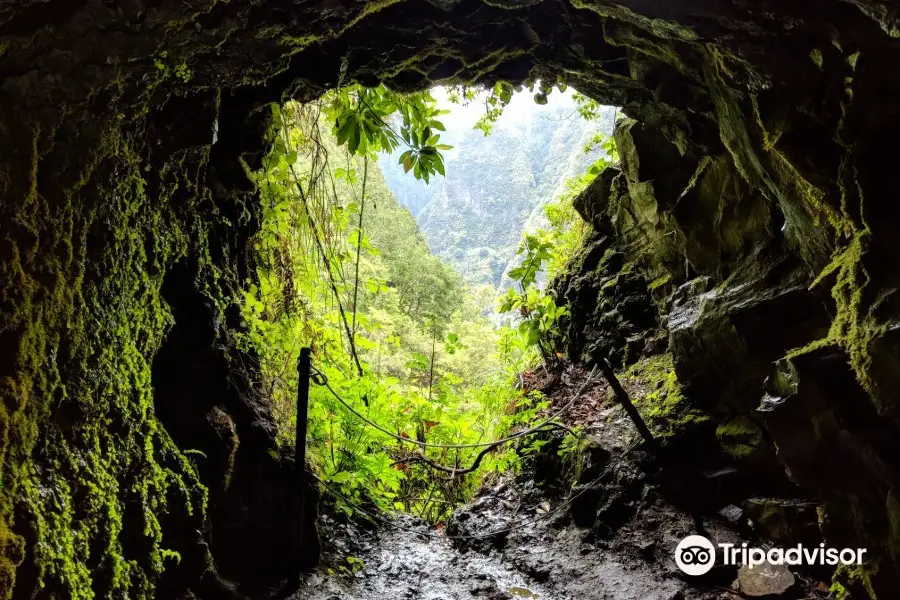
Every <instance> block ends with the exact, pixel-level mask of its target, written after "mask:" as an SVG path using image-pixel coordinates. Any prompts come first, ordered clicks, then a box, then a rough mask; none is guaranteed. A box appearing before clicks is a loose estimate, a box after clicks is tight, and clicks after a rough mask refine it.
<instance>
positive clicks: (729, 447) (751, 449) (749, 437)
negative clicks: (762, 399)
mask: <svg viewBox="0 0 900 600" xmlns="http://www.w3.org/2000/svg"><path fill="white" fill-rule="evenodd" d="M716 438H717V439H718V440H719V443H720V444H721V445H722V448H723V449H724V450H725V451H726V452H727V453H728V454H730V455H731V456H733V457H734V458H736V459H742V458H747V457H749V456H752V455H753V454H755V453H756V452H757V451H758V450H760V449H761V448H762V447H763V435H762V430H761V429H760V428H759V426H757V425H756V423H754V422H753V421H751V420H750V419H749V418H747V417H744V416H741V417H737V418H734V419H732V420H730V421H728V422H726V423H723V424H721V425H719V426H718V427H717V428H716Z"/></svg>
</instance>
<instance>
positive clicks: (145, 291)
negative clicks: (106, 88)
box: [0, 120, 206, 599]
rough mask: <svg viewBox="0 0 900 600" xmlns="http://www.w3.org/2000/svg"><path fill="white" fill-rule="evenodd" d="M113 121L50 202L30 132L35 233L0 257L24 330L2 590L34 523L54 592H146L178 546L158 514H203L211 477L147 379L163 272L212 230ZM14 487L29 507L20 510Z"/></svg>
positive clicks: (8, 448) (1, 277)
mask: <svg viewBox="0 0 900 600" xmlns="http://www.w3.org/2000/svg"><path fill="white" fill-rule="evenodd" d="M119 127H121V124H120V122H119V120H113V121H112V122H111V123H110V124H109V126H108V127H107V131H106V135H105V137H104V138H103V139H102V140H100V143H99V144H98V147H99V149H98V152H97V155H96V156H94V157H93V159H91V160H89V161H87V162H88V165H87V167H86V168H85V171H84V172H82V173H81V176H80V177H79V180H78V182H77V183H76V184H75V185H74V186H72V187H71V188H70V189H68V190H66V191H65V192H64V196H62V197H56V198H53V201H51V200H49V199H47V198H46V197H45V195H46V193H45V192H44V191H43V190H39V189H38V165H39V152H38V147H39V142H38V140H39V139H41V138H40V135H39V134H40V132H39V131H36V132H35V136H34V147H33V154H34V155H33V157H32V172H31V186H30V190H29V193H28V194H27V195H26V197H25V198H23V199H21V200H20V201H19V203H18V205H17V206H15V207H14V210H15V213H14V215H15V216H14V221H15V222H16V223H17V224H18V225H19V226H20V228H21V230H23V231H25V232H26V234H24V235H18V236H16V237H15V238H13V237H11V236H9V237H7V242H8V243H10V244H11V247H12V253H11V254H12V260H11V261H8V262H6V263H4V264H3V265H2V269H3V272H0V281H3V283H2V284H0V285H2V286H3V289H2V290H0V291H2V292H3V296H4V297H5V298H10V303H11V305H12V307H13V309H12V313H11V314H10V315H4V318H6V319H8V322H9V323H12V324H13V326H14V327H16V328H17V330H18V332H19V338H18V348H17V352H16V359H15V365H14V374H13V375H12V376H10V377H7V378H5V379H3V380H2V381H0V398H2V403H0V457H2V459H3V469H2V473H0V476H2V483H3V486H2V491H0V512H2V521H0V598H8V597H10V596H11V592H12V586H13V585H14V582H15V567H16V566H17V565H18V564H20V563H21V562H22V560H23V557H24V545H23V541H22V538H21V537H19V536H18V535H15V534H14V533H12V531H15V530H19V531H21V530H22V529H24V528H30V529H32V531H33V536H34V538H35V540H36V542H35V544H34V546H33V547H31V548H29V549H28V550H29V553H30V554H31V558H32V560H33V561H34V564H35V565H36V567H37V569H38V579H39V585H40V586H41V587H44V588H45V589H46V590H47V592H48V593H49V595H50V596H54V597H66V598H74V599H80V598H85V599H87V598H94V597H95V596H97V595H104V596H108V597H121V598H125V597H127V598H152V597H153V596H154V584H155V582H156V580H157V579H158V577H159V575H160V574H161V573H162V571H163V569H164V568H165V562H166V561H167V560H168V559H171V558H175V557H176V556H177V553H176V552H174V551H173V550H171V549H170V548H167V547H166V545H165V544H166V541H165V540H164V539H163V532H162V526H161V518H162V517H163V516H164V515H165V514H166V513H167V512H169V510H170V509H172V508H176V509H177V510H179V511H183V512H186V513H187V514H189V515H191V514H192V515H194V516H195V517H196V519H197V521H198V523H200V522H202V520H203V518H204V515H203V512H204V510H205V503H206V490H205V488H204V487H203V486H202V485H201V484H200V483H199V481H198V479H197V476H196V473H195V472H194V470H193V468H192V467H191V466H190V465H189V464H188V462H187V460H186V459H185V457H184V456H183V455H182V454H181V453H180V452H179V450H178V449H177V448H176V447H175V445H174V443H173V442H172V440H171V438H170V437H169V436H168V434H167V433H166V432H165V430H164V429H163V428H162V427H161V426H160V424H159V422H158V421H157V419H156V417H155V416H154V411H153V395H152V387H151V361H152V357H153V356H154V354H155V353H156V351H157V349H158V348H159V345H160V344H161V342H162V340H163V338H164V335H165V332H166V330H167V329H168V327H169V326H170V324H171V322H172V318H171V315H170V313H169V311H168V308H167V307H166V305H165V303H164V301H163V299H162V297H161V294H160V287H161V285H162V275H163V273H164V272H165V271H166V267H167V265H169V264H171V263H172V262H174V261H175V260H176V259H177V258H179V257H181V256H183V255H184V254H185V252H186V250H187V248H188V243H189V240H193V243H197V244H203V243H204V242H203V240H204V238H203V235H202V231H198V230H193V231H188V230H187V229H186V228H184V227H181V226H179V225H178V223H179V222H180V221H179V218H177V217H176V215H174V214H173V213H172V212H171V211H172V208H171V207H170V206H169V203H168V194H170V193H171V191H172V190H174V189H176V187H177V186H184V185H186V183H185V182H183V181H178V182H176V181H173V182H171V185H170V187H168V188H165V187H164V188H163V189H161V190H159V191H158V194H156V195H155V197H153V198H150V197H148V195H147V194H146V193H145V187H146V182H145V180H144V178H143V170H142V169H141V166H142V161H141V158H140V157H139V156H138V154H137V153H136V152H134V151H133V150H132V148H133V146H132V144H131V142H130V140H129V139H128V138H127V137H125V136H124V135H123V133H122V131H121V130H120V129H119ZM7 292H9V294H7ZM14 499H15V501H16V502H21V506H22V507H23V508H24V511H23V514H26V516H27V522H22V523H13V520H12V515H13V509H14V506H13V504H14ZM176 499H177V502H178V503H179V504H181V505H182V506H180V507H172V506H170V503H171V502H172V501H173V500H176ZM135 507H136V509H137V510H135ZM126 515H129V516H126ZM135 521H139V523H138V522H135ZM126 522H127V526H128V527H129V528H131V529H135V528H136V529H137V531H139V532H142V533H143V536H144V538H145V540H144V542H140V543H138V544H137V546H138V547H140V548H142V549H141V550H140V551H137V552H136V553H135V550H134V544H132V548H131V549H129V548H126V546H125V545H124V543H123V538H124V535H123V529H124V527H125V526H126ZM133 535H134V533H133V532H132V533H130V534H129V537H132V536H133ZM100 582H102V583H100Z"/></svg>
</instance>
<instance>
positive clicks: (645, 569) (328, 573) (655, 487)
mask: <svg viewBox="0 0 900 600" xmlns="http://www.w3.org/2000/svg"><path fill="white" fill-rule="evenodd" d="M580 376H583V374H581V375H580ZM559 387H560V388H561V389H562V390H563V392H565V391H566V390H567V389H568V388H567V386H559ZM557 395H558V396H559V397H558V398H557V399H556V401H557V402H562V401H563V398H564V394H563V393H559V394H557ZM605 396H606V392H605V391H604V389H603V387H602V386H599V385H598V386H596V387H595V388H592V389H589V390H586V391H585V392H584V398H583V401H582V402H579V403H578V405H577V406H576V407H575V408H574V409H573V411H571V413H570V414H568V415H567V422H568V423H569V424H570V425H575V424H578V425H581V426H583V427H584V431H585V433H586V437H585V443H584V444H583V445H582V447H581V449H580V450H579V451H578V453H577V460H571V459H570V460H569V461H568V462H567V461H565V460H563V459H561V458H560V456H559V452H558V446H557V445H555V444H556V442H557V441H558V437H557V438H551V439H549V440H548V443H547V444H546V445H545V446H544V448H543V449H542V451H541V452H540V453H538V454H537V456H536V457H535V458H534V460H533V461H531V462H530V463H529V469H528V470H527V473H525V474H523V475H521V476H519V477H518V478H512V477H499V478H494V479H493V480H492V481H490V482H488V483H487V484H485V485H484V486H483V487H482V489H481V491H480V492H479V493H478V494H477V495H476V497H475V498H474V499H473V501H472V502H471V503H470V504H468V505H467V506H464V507H462V508H460V509H458V510H457V511H456V512H455V513H454V516H453V517H452V518H451V519H450V521H449V522H448V523H447V524H446V527H439V528H435V527H431V526H428V525H427V524H425V523H423V522H421V521H418V520H416V519H414V518H412V517H406V516H404V517H400V518H396V519H392V520H388V521H387V522H386V523H385V524H383V525H379V526H378V527H374V526H372V527H366V526H363V525H361V524H360V523H353V522H346V521H345V520H340V519H335V518H334V517H329V516H326V517H323V519H324V521H323V523H322V524H321V528H322V531H323V532H327V533H326V534H325V535H324V536H323V537H325V538H326V539H325V544H326V545H325V548H326V558H325V561H324V563H323V564H322V566H321V567H320V568H319V569H318V570H317V571H316V572H314V573H312V574H309V575H307V576H305V577H304V578H303V579H302V580H301V582H300V586H299V590H298V591H297V592H296V593H295V594H293V595H292V596H291V599H292V600H404V599H409V600H413V599H416V600H470V599H472V598H483V599H486V600H509V599H515V598H542V599H546V600H737V599H738V598H748V597H763V598H770V599H781V600H790V599H809V600H814V599H825V598H828V597H829V596H828V592H827V586H826V585H825V584H824V583H822V582H821V581H819V580H818V579H817V578H816V577H812V576H810V574H808V573H792V574H788V573H787V572H780V571H778V570H775V571H773V572H771V573H763V577H762V579H763V580H764V581H763V582H762V584H760V583H759V581H756V582H750V581H749V580H747V579H745V578H744V574H742V575H741V577H739V576H738V568H737V567H725V566H716V567H714V568H713V569H712V571H710V572H709V573H708V574H706V575H704V576H702V577H690V576H687V575H684V574H683V573H682V572H681V571H680V570H679V569H678V567H677V566H676V564H675V561H674V557H673V552H674V549H675V547H676V545H677V544H678V542H679V541H680V540H681V539H682V538H684V537H686V536H687V535H690V534H694V533H696V532H697V529H696V527H697V524H696V521H695V519H694V518H693V517H692V516H691V513H694V514H696V512H697V511H696V510H694V508H696V506H697V505H699V506H701V507H703V508H704V512H706V515H705V516H704V517H703V518H702V525H703V527H704V529H705V530H706V533H707V536H708V537H709V538H711V539H712V540H713V541H714V543H718V542H734V543H737V544H740V543H741V542H742V541H748V542H750V543H761V542H760V540H756V539H754V537H753V533H752V531H751V530H750V529H749V522H748V520H747V518H746V514H745V513H744V511H743V509H741V508H739V507H738V506H734V505H728V506H725V507H721V508H717V509H716V511H712V510H711V509H710V507H709V506H704V503H703V502H702V501H699V502H697V503H695V506H694V507H692V508H690V510H687V509H686V505H685V504H683V503H681V502H680V501H679V500H680V499H682V498H684V496H685V493H687V494H688V495H690V493H691V492H693V493H694V494H696V495H704V494H707V493H708V492H709V489H711V488H710V485H718V484H717V483H713V484H710V483H708V482H706V483H703V482H700V481H699V479H697V480H695V479H692V478H691V476H686V475H685V473H686V472H687V471H684V472H677V467H667V469H666V470H667V471H668V473H669V476H668V477H667V476H666V474H665V473H663V472H660V470H659V469H658V468H657V466H656V465H655V464H654V460H653V459H652V458H651V457H650V456H649V455H648V454H647V453H646V452H645V451H643V450H642V449H641V445H640V444H638V443H637V440H636V434H635V433H634V429H633V427H632V426H631V424H630V422H629V421H628V419H627V417H626V416H625V415H624V413H623V411H622V410H621V408H620V407H619V406H618V405H616V404H615V403H614V402H611V401H609V399H608V398H606V397H605ZM573 469H574V470H573ZM672 470H675V471H676V473H675V477H674V479H675V480H676V485H675V486H674V487H673V486H672V485H671V480H672V479H673V478H672V477H671V471H672ZM696 477H699V475H696ZM573 482H574V484H573ZM701 500H702V499H701ZM757 575H759V572H757ZM786 578H787V579H788V583H793V585H790V586H789V587H786V586H785V585H783V584H784V581H785V579H786ZM757 579H759V577H757ZM741 582H743V583H744V584H745V587H746V586H747V585H755V589H743V590H742V589H741ZM776 583H778V585H777V586H776V585H775V584H776ZM773 586H774V587H773ZM760 591H762V592H763V593H762V594H761V593H760ZM765 592H776V593H775V594H774V595H773V594H771V593H770V594H766V593H765Z"/></svg>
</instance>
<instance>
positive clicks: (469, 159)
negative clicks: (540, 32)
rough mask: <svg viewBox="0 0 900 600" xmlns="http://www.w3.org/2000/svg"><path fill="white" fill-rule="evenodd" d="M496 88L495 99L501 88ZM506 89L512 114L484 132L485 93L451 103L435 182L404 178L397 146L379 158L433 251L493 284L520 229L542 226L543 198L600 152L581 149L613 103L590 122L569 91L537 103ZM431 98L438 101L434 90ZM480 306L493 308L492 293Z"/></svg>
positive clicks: (499, 280)
mask: <svg viewBox="0 0 900 600" xmlns="http://www.w3.org/2000/svg"><path fill="white" fill-rule="evenodd" d="M501 87H502V84H501V85H498V86H497V94H495V97H497V96H498V95H499V94H502V91H501V90H500V88H501ZM507 91H510V92H512V96H511V98H512V99H511V102H512V104H511V105H509V106H508V107H507V108H506V109H505V110H504V111H503V112H509V113H510V114H509V115H507V117H509V118H507V117H503V118H501V119H500V120H499V121H498V122H497V123H496V124H495V125H494V126H493V127H492V132H491V135H490V136H487V137H485V136H484V135H483V134H482V132H480V131H478V130H473V129H471V128H470V127H471V126H472V125H473V124H475V125H477V123H475V121H476V120H477V119H478V118H479V115H482V116H483V115H484V112H483V111H482V110H480V109H481V107H482V100H484V99H485V98H490V96H488V95H487V93H486V92H484V93H477V94H476V90H474V89H473V88H469V89H468V90H465V92H466V93H468V96H469V97H470V98H472V99H473V100H474V102H470V103H471V104H472V106H469V107H468V108H463V107H456V106H453V105H452V104H451V105H449V106H451V107H452V108H451V111H450V114H449V116H448V122H447V125H448V131H447V132H446V134H444V135H443V136H442V139H446V140H449V142H448V143H452V144H453V146H454V150H453V151H451V152H448V153H446V154H447V174H446V176H445V177H444V178H440V179H439V180H437V183H438V185H433V184H434V183H435V182H436V180H434V179H432V185H425V184H424V183H423V182H419V181H417V180H415V179H414V178H413V177H407V176H406V175H405V174H404V172H403V170H402V168H400V167H399V166H398V165H396V164H393V163H396V162H397V161H398V160H399V156H400V154H401V152H399V151H395V152H394V153H393V154H392V155H391V159H390V160H389V161H388V160H385V161H382V169H383V171H384V173H385V176H386V178H387V179H388V182H389V185H390V187H391V189H392V190H394V192H395V193H396V194H397V197H398V199H399V200H400V201H401V202H403V203H404V204H405V205H406V206H408V207H409V208H410V210H411V211H412V213H413V214H414V215H415V216H416V219H417V220H418V222H419V224H420V226H421V227H422V230H423V232H424V233H425V234H426V236H427V237H428V242H429V245H430V247H431V249H432V251H433V252H434V253H435V254H436V255H438V256H440V257H441V258H442V259H444V260H446V261H447V262H448V263H450V264H452V265H453V266H454V267H456V269H458V270H459V272H460V273H461V274H462V275H463V277H465V279H466V280H467V281H469V282H471V283H473V284H475V285H481V284H490V285H492V286H493V287H494V288H495V289H496V288H498V287H500V286H502V285H503V283H504V273H505V272H506V271H507V269H508V268H510V266H515V264H514V261H515V256H516V250H517V248H518V245H519V242H520V241H521V236H522V232H523V230H528V231H531V230H533V229H534V228H535V227H540V226H542V224H543V221H544V218H543V206H544V204H545V203H546V202H547V200H549V199H552V198H556V197H559V196H560V194H562V193H564V183H565V181H566V180H567V179H568V178H570V177H574V176H576V175H578V174H581V173H583V172H584V171H585V170H586V169H587V168H588V166H590V164H591V162H593V161H594V160H595V159H596V158H598V157H599V155H600V154H601V153H602V150H600V149H596V150H593V151H592V153H591V154H590V155H585V154H584V153H582V151H581V150H582V148H583V147H584V145H585V144H588V143H589V142H590V141H591V139H592V137H593V134H594V132H595V131H597V130H598V129H604V130H605V129H606V128H608V125H609V120H610V118H611V116H612V109H609V108H605V109H604V113H603V114H604V115H605V116H604V118H603V119H602V120H600V121H598V122H595V123H590V122H586V121H584V120H583V119H582V118H581V117H580V115H578V113H577V112H576V111H575V109H574V106H573V104H572V103H571V100H570V96H568V95H567V96H565V97H562V94H559V95H558V96H560V97H559V98H558V99H556V98H552V100H555V101H552V102H551V103H550V104H549V105H548V106H546V107H539V106H534V105H533V102H532V100H531V99H530V98H529V97H523V96H524V94H518V95H517V94H515V93H514V88H512V87H509V88H508V89H507ZM449 93H450V95H452V93H453V92H452V90H451V91H450V92H449ZM463 94H464V92H463V91H462V88H459V89H457V92H456V95H457V100H458V101H459V102H467V100H466V99H465V96H464V95H463ZM435 96H436V97H438V98H440V99H441V100H443V98H442V97H441V96H439V95H438V93H437V92H436V93H435ZM489 102H490V101H489ZM486 110H487V109H486ZM513 115H515V118H513ZM451 125H455V127H454V126H451ZM572 214H573V215H574V211H573V212H572ZM575 217H576V218H577V215H575ZM511 263H512V264H511ZM484 308H485V310H486V311H488V312H489V311H491V310H493V308H494V301H493V298H490V299H488V301H487V302H485V304H484Z"/></svg>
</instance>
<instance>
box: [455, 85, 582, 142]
mask: <svg viewBox="0 0 900 600" xmlns="http://www.w3.org/2000/svg"><path fill="white" fill-rule="evenodd" d="M555 85H556V88H557V89H558V90H559V91H560V92H564V91H566V85H565V84H562V83H557V84H555ZM553 87H554V86H553V85H550V84H547V83H545V82H541V81H530V82H528V83H526V84H525V85H524V86H522V85H518V86H513V85H512V84H511V83H509V82H508V81H498V82H497V83H495V84H494V86H493V87H492V88H490V89H483V88H479V87H469V86H465V85H459V86H455V87H453V88H451V90H450V95H449V98H450V101H451V102H454V103H457V104H460V103H463V102H472V101H474V100H477V99H478V97H479V95H480V96H481V97H482V98H483V100H482V101H483V102H484V115H483V116H482V117H481V118H480V119H478V121H477V122H476V123H475V128H476V129H478V130H480V131H481V132H482V133H483V134H484V135H485V136H488V135H490V134H491V132H492V131H493V129H494V124H495V123H496V122H497V120H498V119H499V118H500V116H501V115H502V114H503V109H504V108H506V106H507V105H508V104H509V102H510V101H511V100H512V97H513V94H514V93H516V92H521V91H522V90H523V89H525V88H527V89H528V90H529V91H531V92H534V102H535V104H541V105H543V104H547V96H549V95H550V93H551V92H552V91H553ZM535 90H536V91H535ZM583 97H584V96H582V98H583ZM598 106H599V105H598Z"/></svg>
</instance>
